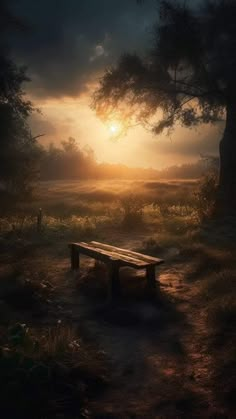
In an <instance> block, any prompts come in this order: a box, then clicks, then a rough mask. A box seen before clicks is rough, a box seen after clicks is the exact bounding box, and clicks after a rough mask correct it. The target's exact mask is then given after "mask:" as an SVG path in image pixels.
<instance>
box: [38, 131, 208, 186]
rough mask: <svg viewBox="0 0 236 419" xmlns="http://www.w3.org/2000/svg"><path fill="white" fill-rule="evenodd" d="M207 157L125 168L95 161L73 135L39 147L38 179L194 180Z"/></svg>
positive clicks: (94, 157)
mask: <svg viewBox="0 0 236 419" xmlns="http://www.w3.org/2000/svg"><path fill="white" fill-rule="evenodd" d="M209 160H210V157H209V158H208V157H207V158H205V157H204V158H201V159H199V161H197V162H196V163H189V164H182V165H174V166H170V167H168V168H165V169H162V170H157V169H152V168H135V167H128V166H126V165H124V164H111V163H98V162H97V160H96V156H95V153H94V150H93V149H91V148H90V147H89V146H85V147H80V145H79V143H78V142H77V141H76V140H75V139H74V138H72V137H70V138H69V139H68V140H66V141H62V142H61V143H60V144H59V145H57V146H56V145H55V144H54V143H51V144H50V145H49V146H48V147H47V148H43V147H42V148H41V157H40V164H39V178H40V180H42V181H44V180H60V179H61V180H63V179H70V180H72V179H112V178H117V179H175V178H178V179H180V178H183V179H194V178H199V177H200V176H201V175H202V173H203V172H204V171H205V170H206V168H208V167H209V166H210V163H209Z"/></svg>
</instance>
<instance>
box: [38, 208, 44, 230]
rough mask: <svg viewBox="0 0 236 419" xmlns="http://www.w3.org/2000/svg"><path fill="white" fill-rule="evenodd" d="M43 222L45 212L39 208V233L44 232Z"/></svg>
mask: <svg viewBox="0 0 236 419" xmlns="http://www.w3.org/2000/svg"><path fill="white" fill-rule="evenodd" d="M42 221H43V211H42V208H39V212H38V215H37V231H38V233H40V232H41V231H42Z"/></svg>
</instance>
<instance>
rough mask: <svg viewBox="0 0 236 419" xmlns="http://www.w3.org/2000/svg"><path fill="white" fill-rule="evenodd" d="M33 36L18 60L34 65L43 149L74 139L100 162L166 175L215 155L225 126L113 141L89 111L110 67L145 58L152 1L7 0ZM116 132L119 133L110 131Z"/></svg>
mask: <svg viewBox="0 0 236 419" xmlns="http://www.w3.org/2000/svg"><path fill="white" fill-rule="evenodd" d="M9 4H10V5H12V9H13V10H15V11H16V13H17V14H18V15H19V16H22V17H23V18H25V20H26V21H27V22H28V24H29V29H28V31H27V32H26V33H25V34H22V35H17V39H16V40H14V43H13V44H14V45H15V47H14V50H13V51H12V53H13V54H14V56H15V58H16V59H17V61H18V62H19V63H22V64H25V65H27V66H28V74H29V75H30V77H31V80H32V81H31V83H30V84H29V85H27V86H26V89H27V94H28V95H29V97H30V98H31V99H32V101H33V102H34V104H35V105H36V106H37V107H39V108H40V109H41V111H42V113H41V114H35V115H34V117H33V118H32V120H31V125H32V130H33V132H34V134H35V135H36V134H45V136H44V137H43V140H42V141H43V144H48V143H49V142H51V141H53V142H55V143H58V142H60V141H61V140H64V139H66V138H68V137H69V136H72V137H74V138H76V139H77V140H78V142H79V143H80V144H81V145H86V144H88V145H90V146H91V147H92V148H93V149H94V151H95V153H96V156H97V159H98V160H99V161H100V162H102V161H107V162H111V163H123V164H127V165H131V166H136V167H137V166H144V167H154V168H162V167H166V166H170V165H173V164H181V163H186V162H191V161H196V160H197V159H198V158H199V155H200V154H216V153H217V149H218V141H219V138H220V136H221V134H222V126H219V127H215V128H212V127H210V126H209V127H208V126H207V127H206V126H205V127H200V128H198V130H197V131H196V130H186V129H185V130H184V129H182V128H177V129H176V130H175V132H174V134H173V135H172V137H171V138H167V137H166V136H164V135H161V136H158V137H154V136H153V135H152V134H150V133H147V132H145V131H144V130H143V129H142V128H139V127H137V128H135V129H133V130H132V131H129V133H128V135H126V136H124V137H122V138H120V139H119V140H116V141H114V140H111V127H110V128H109V127H108V126H106V125H104V124H103V123H102V122H101V121H99V120H98V119H97V117H96V115H95V114H94V112H93V111H92V110H91V108H90V103H91V95H92V92H93V91H94V89H95V87H96V85H97V83H98V80H99V77H101V75H102V74H103V71H104V69H105V68H106V67H109V66H110V65H112V64H115V63H116V61H117V59H118V58H119V56H120V54H121V53H123V52H138V53H143V54H144V53H145V48H148V47H149V46H150V41H151V39H152V33H151V26H152V24H153V23H154V22H155V19H156V16H157V13H156V7H157V6H156V2H155V1H154V0H147V1H146V2H144V3H143V4H141V5H137V3H136V1H135V0H68V1H67V2H65V1H60V0H50V1H48V0H41V1H40V2H34V1H32V0H21V1H20V2H19V1H17V0H9ZM112 129H113V128H112Z"/></svg>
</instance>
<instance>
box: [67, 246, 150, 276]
mask: <svg viewBox="0 0 236 419" xmlns="http://www.w3.org/2000/svg"><path fill="white" fill-rule="evenodd" d="M72 245H73V246H75V247H76V248H77V249H78V250H81V253H84V254H85V255H87V256H91V257H95V258H96V259H98V260H101V261H104V262H108V261H112V260H117V261H119V262H120V265H121V266H130V267H132V268H136V269H145V268H146V267H147V266H149V265H150V263H148V262H145V261H142V260H140V259H138V258H134V257H132V256H128V255H125V254H122V253H119V252H118V251H117V252H115V251H110V250H104V249H101V248H99V247H95V246H94V245H91V244H90V243H84V242H79V243H73V244H72Z"/></svg>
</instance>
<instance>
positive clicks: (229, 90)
mask: <svg viewBox="0 0 236 419" xmlns="http://www.w3.org/2000/svg"><path fill="white" fill-rule="evenodd" d="M159 3H160V4H159V16H158V22H157V24H156V25H155V28H154V32H153V34H154V36H153V42H152V45H151V48H149V50H148V53H147V56H146V57H144V58H143V57H140V56H137V55H136V54H125V55H123V56H122V57H121V58H120V60H119V62H118V65H117V66H116V67H112V68H110V69H108V70H106V72H105V74H104V76H103V77H102V79H101V81H100V85H99V87H98V89H97V91H96V92H95V94H94V102H93V107H94V108H95V110H96V112H97V114H98V115H99V117H101V118H104V119H109V118H114V117H115V118H121V119H125V120H126V121H129V125H130V126H132V124H136V123H141V124H143V125H144V126H145V127H148V128H149V129H150V128H151V130H152V131H153V132H154V133H155V134H156V135H158V134H160V133H161V132H162V131H166V132H167V133H169V132H170V130H172V129H173V128H174V127H175V125H176V123H179V124H181V125H182V126H185V127H192V126H196V125H198V124H202V123H217V122H218V121H220V120H222V119H225V121H226V122H225V131H224V135H223V138H222V140H221V142H220V172H219V186H218V198H217V203H216V208H217V211H218V212H219V213H220V214H222V213H225V214H229V213H231V212H235V211H236V77H235V73H236V24H235V20H236V2H235V1H234V0H215V1H214V0H205V1H202V4H201V5H199V6H198V7H195V8H194V7H193V6H192V7H191V5H190V2H189V3H188V4H187V2H186V1H180V0H178V1H170V0H166V1H160V2H159ZM195 6H196V4H195Z"/></svg>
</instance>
